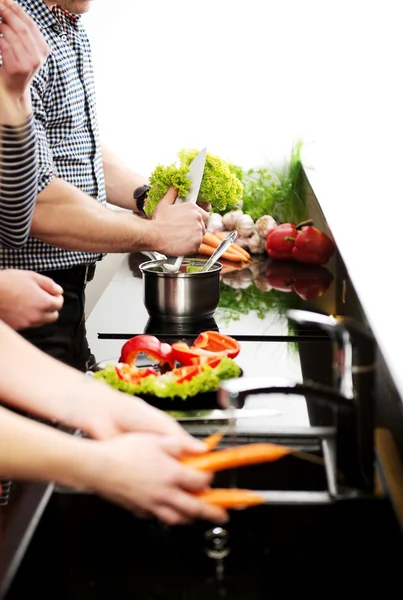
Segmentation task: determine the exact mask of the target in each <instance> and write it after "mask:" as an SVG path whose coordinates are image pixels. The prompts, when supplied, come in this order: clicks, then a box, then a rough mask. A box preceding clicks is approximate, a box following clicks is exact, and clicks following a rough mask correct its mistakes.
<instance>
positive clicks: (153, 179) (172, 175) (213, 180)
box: [144, 148, 243, 215]
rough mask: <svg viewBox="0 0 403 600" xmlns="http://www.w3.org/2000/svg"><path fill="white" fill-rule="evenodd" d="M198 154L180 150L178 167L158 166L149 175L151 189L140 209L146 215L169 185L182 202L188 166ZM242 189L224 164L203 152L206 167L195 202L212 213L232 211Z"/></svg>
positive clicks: (150, 212)
mask: <svg viewBox="0 0 403 600" xmlns="http://www.w3.org/2000/svg"><path fill="white" fill-rule="evenodd" d="M198 153H199V150H196V149H190V148H183V149H182V150H180V151H179V152H178V158H179V161H180V165H179V166H176V165H175V164H172V165H169V166H163V165H158V166H157V167H156V168H155V170H154V171H153V173H152V174H151V175H150V185H151V189H150V191H149V193H148V198H147V201H146V203H145V206H144V210H145V212H146V214H147V215H152V214H153V213H154V211H155V208H156V206H157V204H158V202H159V201H160V200H161V198H162V197H163V196H164V195H165V194H166V192H167V191H168V188H169V187H170V186H171V185H173V186H174V187H175V188H176V189H177V190H178V196H180V197H181V198H184V197H185V196H186V195H187V192H188V190H189V188H190V181H189V179H188V178H187V177H186V173H188V172H189V165H190V163H191V162H192V160H193V159H194V158H195V156H196V155H197V154H198ZM242 193H243V185H242V183H241V181H240V180H239V179H238V178H237V176H236V175H235V173H234V172H233V170H231V169H230V167H229V165H228V163H226V162H225V161H224V160H222V159H221V158H219V157H218V156H214V155H213V154H210V153H209V152H207V155H206V165H205V167H204V174H203V179H202V183H201V186H200V192H199V196H198V199H199V200H200V201H203V202H208V203H210V204H211V205H212V206H213V207H214V208H215V209H216V210H218V211H223V210H225V209H226V208H233V207H234V206H235V205H236V204H237V202H238V201H239V200H240V199H241V198H242Z"/></svg>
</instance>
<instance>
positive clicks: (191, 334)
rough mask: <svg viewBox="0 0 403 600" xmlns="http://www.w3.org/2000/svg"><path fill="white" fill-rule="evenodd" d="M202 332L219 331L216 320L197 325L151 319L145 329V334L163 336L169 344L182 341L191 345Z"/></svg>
mask: <svg viewBox="0 0 403 600" xmlns="http://www.w3.org/2000/svg"><path fill="white" fill-rule="evenodd" d="M202 331H219V329H218V325H217V323H216V322H215V319H214V318H212V317H211V318H210V319H205V320H204V321H198V322H197V323H166V322H164V321H161V320H159V319H156V318H155V317H150V319H149V320H148V321H147V324H146V326H145V329H144V333H148V334H151V335H155V336H157V337H158V336H163V337H164V341H165V342H168V343H172V342H174V341H178V339H181V340H183V341H186V342H187V343H189V342H190V344H191V343H193V341H194V339H195V338H196V337H197V336H198V335H199V333H201V332H202ZM170 336H171V337H170Z"/></svg>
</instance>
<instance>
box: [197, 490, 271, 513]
mask: <svg viewBox="0 0 403 600" xmlns="http://www.w3.org/2000/svg"><path fill="white" fill-rule="evenodd" d="M195 496H197V498H200V500H203V501H204V502H207V503H208V504H214V505H215V506H221V507H222V508H238V509H239V508H247V507H248V506H256V505H257V504H264V503H265V502H266V500H265V499H264V498H262V496H259V494H257V493H255V492H253V491H251V490H239V489H237V488H214V489H211V490H203V491H202V492H197V493H196V494H195Z"/></svg>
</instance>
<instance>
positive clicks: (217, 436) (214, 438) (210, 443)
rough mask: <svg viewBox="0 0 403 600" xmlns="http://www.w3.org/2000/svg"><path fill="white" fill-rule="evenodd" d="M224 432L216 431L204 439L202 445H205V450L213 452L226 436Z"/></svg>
mask: <svg viewBox="0 0 403 600" xmlns="http://www.w3.org/2000/svg"><path fill="white" fill-rule="evenodd" d="M226 432H227V430H225V431H217V433H212V434H211V435H209V436H208V437H206V438H204V440H203V443H204V444H206V446H207V448H208V449H209V450H210V451H211V450H214V448H215V447H216V446H218V444H219V443H220V442H221V440H222V438H223V437H224V435H225V434H226Z"/></svg>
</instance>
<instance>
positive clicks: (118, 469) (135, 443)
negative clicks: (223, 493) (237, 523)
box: [85, 434, 227, 525]
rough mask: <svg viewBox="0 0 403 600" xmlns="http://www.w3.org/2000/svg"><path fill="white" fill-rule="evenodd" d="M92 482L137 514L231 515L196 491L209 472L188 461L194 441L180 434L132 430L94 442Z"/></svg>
mask: <svg viewBox="0 0 403 600" xmlns="http://www.w3.org/2000/svg"><path fill="white" fill-rule="evenodd" d="M88 444H91V447H90V446H87V452H88V454H87V460H86V464H85V469H86V482H85V483H86V486H87V488H90V489H91V490H92V491H95V492H96V493H98V494H100V495H101V496H103V497H104V498H107V499H108V500H110V501H112V502H116V503H117V504H120V505H121V506H123V507H125V508H127V509H128V510H130V511H132V512H133V513H134V514H136V515H137V516H148V515H150V514H152V515H154V516H156V517H157V518H158V519H160V520H161V521H164V522H165V523H167V524H169V525H178V524H184V523H189V522H192V521H193V520H194V519H207V520H210V521H213V522H216V523H222V522H225V521H226V520H227V513H226V512H225V511H224V510H223V509H221V508H218V507H215V506H211V505H208V504H206V503H204V502H202V501H201V500H199V499H198V498H196V497H195V496H193V495H192V492H197V491H201V490H204V489H206V488H207V487H208V486H209V484H210V482H211V475H210V474H209V473H203V472H198V471H196V470H195V469H191V468H189V467H186V466H184V465H182V464H181V463H180V462H179V461H180V459H181V458H182V457H184V456H186V455H188V454H189V453H191V450H192V449H191V447H189V446H188V445H187V444H186V443H185V442H183V441H180V440H178V439H174V438H170V437H164V436H154V435H149V434H126V435H121V436H118V437H116V438H114V439H112V440H109V441H104V442H96V443H94V442H92V443H91V442H88Z"/></svg>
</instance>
